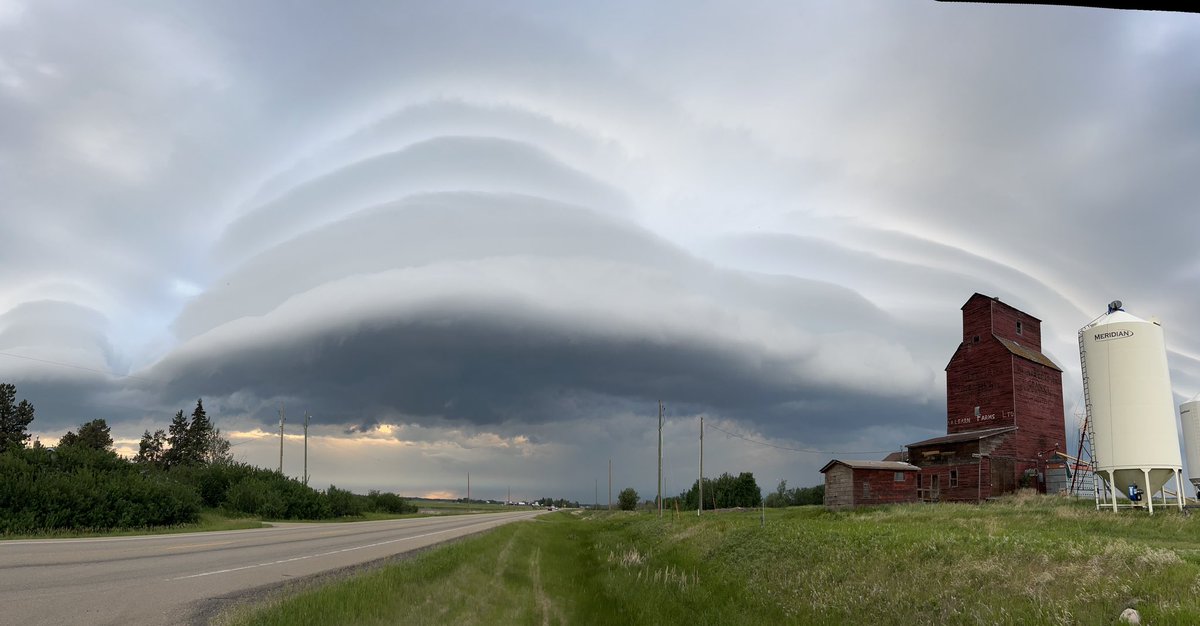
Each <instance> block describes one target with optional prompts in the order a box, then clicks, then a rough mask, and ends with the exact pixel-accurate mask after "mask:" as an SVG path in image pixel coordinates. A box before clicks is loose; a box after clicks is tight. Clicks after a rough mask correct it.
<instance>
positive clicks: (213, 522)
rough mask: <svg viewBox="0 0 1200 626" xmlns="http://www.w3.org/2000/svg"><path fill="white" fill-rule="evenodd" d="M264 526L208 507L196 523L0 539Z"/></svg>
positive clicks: (51, 533)
mask: <svg viewBox="0 0 1200 626" xmlns="http://www.w3.org/2000/svg"><path fill="white" fill-rule="evenodd" d="M262 527H263V523H262V520H260V519H258V518H256V517H229V516H227V515H224V514H223V513H222V512H221V511H218V510H214V509H208V510H204V511H201V512H200V520H199V521H198V522H196V523H195V524H178V525H175V526H150V527H147V528H126V529H122V530H87V529H81V530H54V531H49V532H44V533H29V534H21V535H0V540H9V539H80V538H89V537H127V536H132V535H169V534H174V533H196V532H210V531H216V530H244V529H247V528H262Z"/></svg>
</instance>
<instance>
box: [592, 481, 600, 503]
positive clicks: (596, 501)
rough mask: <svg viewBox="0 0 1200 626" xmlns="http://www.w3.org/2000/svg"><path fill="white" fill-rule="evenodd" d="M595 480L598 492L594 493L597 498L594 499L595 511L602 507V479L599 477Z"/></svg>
mask: <svg viewBox="0 0 1200 626" xmlns="http://www.w3.org/2000/svg"><path fill="white" fill-rule="evenodd" d="M595 480H596V484H595V485H594V487H595V489H596V493H594V494H592V495H593V496H595V498H596V499H595V500H593V501H592V510H593V511H594V510H596V509H598V508H600V479H599V478H597V479H595Z"/></svg>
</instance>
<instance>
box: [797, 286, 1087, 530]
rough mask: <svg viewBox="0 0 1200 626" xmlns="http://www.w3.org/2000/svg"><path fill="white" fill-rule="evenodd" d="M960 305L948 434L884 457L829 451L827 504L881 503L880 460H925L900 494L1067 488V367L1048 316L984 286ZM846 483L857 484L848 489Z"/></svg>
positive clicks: (927, 497)
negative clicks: (1053, 346)
mask: <svg viewBox="0 0 1200 626" xmlns="http://www.w3.org/2000/svg"><path fill="white" fill-rule="evenodd" d="M962 312H963V336H962V342H961V343H959V345H958V349H957V350H955V352H954V356H952V357H951V358H950V363H949V364H948V365H946V435H944V436H941V437H934V438H932V439H926V440H924V441H918V442H915V443H910V444H908V445H907V446H905V447H906V448H907V451H906V452H893V453H891V454H889V455H888V456H887V457H886V458H885V460H884V461H842V460H833V461H830V462H829V463H828V464H827V465H826V466H825V467H824V468H822V469H821V472H822V473H824V474H825V504H826V506H830V507H835V508H840V507H843V506H860V505H862V504H866V503H867V501H868V500H872V502H871V503H872V504H882V503H883V502H881V501H875V500H877V498H878V496H876V494H877V493H878V490H879V488H880V487H879V486H878V483H879V481H880V480H881V476H882V475H883V474H882V473H885V472H886V470H883V469H882V468H880V467H872V464H874V465H875V466H878V464H881V463H895V464H900V465H906V466H909V467H915V468H917V469H918V470H919V471H917V472H916V473H915V475H914V476H913V478H915V479H916V484H915V485H913V489H912V490H911V491H908V490H906V489H899V488H894V489H891V490H889V491H888V494H889V495H888V496H887V497H888V498H891V499H890V500H889V501H893V502H895V501H907V500H903V499H901V496H902V495H903V494H909V493H911V496H910V500H921V501H925V502H939V501H971V502H975V501H978V500H984V499H987V498H990V497H993V496H997V495H1000V494H1004V493H1008V492H1011V491H1015V490H1016V489H1017V488H1018V487H1020V486H1022V485H1027V486H1030V487H1035V488H1037V489H1039V490H1040V491H1046V489H1047V485H1048V484H1049V485H1050V486H1051V488H1052V489H1054V490H1057V489H1058V488H1059V487H1058V485H1059V484H1060V483H1061V482H1063V478H1065V465H1064V464H1062V463H1061V462H1060V459H1059V458H1057V455H1058V453H1060V452H1065V451H1066V429H1065V426H1064V424H1063V393H1062V369H1061V368H1059V367H1058V365H1056V364H1055V363H1054V361H1052V360H1050V358H1049V357H1047V356H1046V355H1045V354H1043V353H1042V321H1041V320H1039V319H1038V318H1036V317H1033V316H1032V315H1029V314H1028V313H1025V312H1023V311H1020V310H1018V309H1016V308H1014V307H1012V306H1009V305H1007V304H1005V303H1003V302H1001V301H1000V300H999V299H998V298H992V297H988V296H985V295H983V294H979V293H976V294H974V295H972V296H971V297H970V298H969V299H968V300H967V302H966V304H964V305H963V306H962ZM910 464H911V465H910ZM870 472H875V474H872V473H870ZM860 473H861V477H860ZM1048 473H1049V476H1048ZM876 474H878V475H876ZM899 477H900V476H899V474H895V475H893V479H894V480H897V481H898V479H899ZM847 480H850V481H851V483H847V482H846V481H847ZM854 481H857V482H856V483H854ZM847 484H856V485H857V487H856V488H850V490H849V491H848V492H847V489H848V487H847V486H846V485H847ZM864 487H865V488H866V489H868V490H869V491H868V492H867V494H866V495H867V496H869V498H864V497H863V488H864ZM893 487H896V486H893ZM855 489H857V490H855ZM835 492H836V493H835ZM831 494H832V495H831Z"/></svg>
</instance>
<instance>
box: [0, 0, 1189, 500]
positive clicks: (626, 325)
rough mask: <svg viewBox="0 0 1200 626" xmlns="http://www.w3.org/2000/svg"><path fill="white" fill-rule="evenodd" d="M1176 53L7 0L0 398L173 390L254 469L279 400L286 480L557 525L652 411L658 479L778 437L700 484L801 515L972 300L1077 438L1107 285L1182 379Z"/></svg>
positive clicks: (837, 11) (912, 411) (926, 430)
mask: <svg viewBox="0 0 1200 626" xmlns="http://www.w3.org/2000/svg"><path fill="white" fill-rule="evenodd" d="M96 24H104V25H105V27H104V28H100V27H98V26H95V25H96ZM1198 49H1200V25H1197V24H1196V23H1195V20H1194V19H1193V18H1191V17H1190V16H1166V17H1164V16H1159V15H1152V14H1140V13H1135V12H1104V11H1087V10H1078V9H1063V8H1047V7H1040V8H1038V7H1004V8H1002V7H976V6H963V7H958V6H943V5H942V4H941V3H929V6H925V5H921V6H919V7H916V6H914V7H908V8H905V9H904V10H903V11H902V10H900V9H899V8H893V7H887V6H879V5H877V4H858V3H838V4H837V5H835V6H825V5H816V6H795V7H779V6H775V5H762V6H755V5H753V4H752V5H749V6H747V5H737V6H734V5H720V4H716V5H705V6H703V7H694V6H691V5H687V4H680V5H675V6H672V5H670V4H656V5H654V6H650V7H647V6H643V5H642V4H641V3H629V4H621V3H617V4H614V5H612V6H611V7H610V8H609V10H608V11H606V12H604V13H603V14H599V13H597V12H589V11H586V10H583V9H578V8H566V7H545V6H542V5H521V4H513V5H507V6H504V7H495V6H477V5H473V4H471V3H464V4H454V3H451V4H447V5H438V6H401V5H394V4H390V3H383V4H366V5H357V6H354V7H334V6H328V7H322V6H319V5H314V6H307V7H297V6H292V5H287V6H284V5H277V4H270V3H260V4H255V5H238V4H223V3H194V4H186V3H185V4H180V5H176V6H175V7H173V8H172V9H171V10H170V11H147V10H145V8H144V7H136V8H135V7H129V6H126V5H123V4H120V3H114V4H103V5H101V4H88V5H83V6H59V5H51V4H46V3H38V4H28V5H27V4H23V3H6V2H0V114H3V115H0V120H3V121H0V188H4V189H5V190H6V194H7V195H6V198H5V199H4V200H3V202H5V205H4V206H3V207H2V208H0V210H2V211H3V217H4V223H5V228H4V229H3V232H2V233H0V380H6V381H12V382H15V383H17V384H18V389H19V391H18V393H19V394H20V395H22V396H28V397H30V399H31V400H32V401H34V403H35V405H37V407H38V418H37V420H36V423H35V425H34V428H35V430H36V431H38V432H39V433H40V434H42V435H44V436H46V437H56V436H57V435H59V434H61V432H63V431H65V430H66V429H67V428H72V427H74V426H76V425H77V424H78V423H80V422H81V421H84V420H85V419H92V418H94V417H106V418H107V419H109V421H110V423H113V424H114V432H115V433H117V434H118V435H119V437H124V438H125V440H126V441H129V440H132V439H133V438H136V436H137V435H139V434H140V433H141V431H142V430H143V429H145V428H150V429H154V428H156V427H157V428H161V427H164V426H165V424H166V421H167V420H168V419H169V416H170V415H171V414H172V413H174V411H175V410H178V409H181V408H188V407H189V406H190V405H191V404H193V403H194V402H195V399H196V398H197V397H203V398H204V400H205V405H206V406H207V407H210V410H211V411H212V413H213V414H214V415H216V416H217V419H218V426H220V427H222V428H223V429H224V430H225V432H226V433H228V434H231V435H232V436H233V437H234V441H235V444H237V445H235V448H234V450H235V451H236V452H237V453H238V454H239V456H240V458H243V459H245V460H249V461H252V462H256V463H261V464H265V465H272V466H273V463H274V460H273V457H274V455H275V454H276V453H277V450H276V451H272V445H276V444H277V442H276V444H273V443H272V439H271V437H270V432H272V431H273V430H274V429H276V428H277V427H278V416H279V412H280V408H281V406H283V407H286V412H287V415H288V420H289V424H294V423H295V422H294V420H295V419H297V418H296V415H297V414H302V413H303V412H305V411H307V412H308V413H310V415H311V418H312V432H313V434H314V437H316V438H317V442H318V443H319V447H318V448H317V449H316V450H315V451H314V457H315V458H317V459H322V457H323V460H322V461H321V463H322V464H323V465H322V466H319V467H323V468H324V469H318V470H317V472H315V473H314V475H315V476H316V477H318V480H319V481H323V480H326V478H325V477H328V480H330V481H336V482H337V483H338V484H339V485H347V486H351V487H356V488H368V487H379V488H392V489H399V490H410V492H411V493H417V492H420V493H426V492H428V493H443V492H444V493H453V494H458V495H461V494H459V493H458V492H459V491H461V489H460V485H459V480H458V476H457V475H458V474H462V473H465V471H470V470H471V468H475V471H476V472H483V471H484V469H483V468H484V467H487V468H490V469H489V470H488V472H487V473H488V477H486V478H482V479H478V480H484V481H487V480H491V482H492V483H494V484H491V485H490V487H489V488H492V489H494V490H500V489H501V487H502V486H504V487H512V486H514V485H517V486H519V487H521V488H522V489H530V490H536V489H540V488H544V489H546V490H547V491H546V493H542V492H536V491H534V492H532V493H528V494H524V495H523V497H534V496H539V495H548V494H549V493H550V492H553V493H555V494H558V493H562V495H573V496H575V497H579V498H581V499H585V500H587V499H590V498H591V497H592V496H593V495H595V494H594V491H593V490H589V489H588V488H589V487H591V488H593V489H599V488H598V486H597V484H598V483H597V482H596V481H597V480H599V478H598V473H599V475H600V476H602V472H601V469H600V468H602V467H603V466H604V465H605V463H606V461H607V460H608V459H610V458H613V457H615V458H616V463H617V466H618V467H619V468H628V471H629V475H630V476H631V477H630V478H628V479H626V480H627V481H628V482H637V481H642V482H637V486H638V487H639V489H642V490H643V491H644V490H645V489H644V487H645V484H646V482H645V476H644V474H645V472H646V471H649V470H650V468H651V466H652V458H650V457H648V456H646V455H651V456H652V455H653V449H654V447H655V444H656V441H655V436H656V434H655V433H654V432H653V426H652V425H651V423H652V422H653V423H655V424H656V420H655V417H654V416H655V415H656V412H657V401H658V400H664V401H666V402H667V404H668V407H669V410H668V415H667V422H668V431H669V432H668V434H667V440H668V444H669V445H668V450H669V453H668V469H669V471H670V472H671V476H673V477H674V479H673V481H672V484H673V485H675V486H676V487H678V488H679V489H683V488H686V486H687V484H690V479H689V478H688V477H689V476H691V475H692V473H693V472H694V470H693V469H692V468H693V464H694V462H695V460H694V458H693V457H694V454H695V449H694V448H695V445H696V442H695V439H696V436H697V435H698V432H697V428H698V424H697V422H698V418H699V416H701V415H703V416H706V419H707V420H709V423H710V424H713V425H714V426H717V427H719V428H721V429H723V430H722V431H719V432H721V433H724V431H728V432H729V433H736V435H738V436H742V437H745V438H747V439H751V440H754V441H765V442H768V443H771V444H772V445H775V446H777V447H774V448H771V447H767V446H763V445H760V444H755V443H751V442H748V441H746V440H745V439H738V438H737V436H734V435H728V434H716V435H714V436H715V437H716V439H714V440H713V442H712V444H713V445H714V446H716V447H715V448H714V450H713V451H712V455H713V456H712V457H711V459H712V460H711V462H712V463H714V466H713V467H715V468H716V469H717V473H719V472H720V471H742V470H750V471H757V472H759V473H760V475H762V476H763V477H764V479H763V480H760V482H761V483H764V484H765V483H767V482H769V481H773V480H775V479H776V478H788V479H789V480H791V481H792V485H793V486H797V485H803V484H810V483H812V482H815V481H816V480H817V479H818V475H817V474H816V473H815V469H816V468H818V467H820V465H822V464H823V463H824V462H825V461H826V460H828V458H829V457H831V456H834V455H835V454H843V453H845V454H851V455H852V456H859V457H861V458H878V457H880V456H882V453H884V452H886V451H889V450H894V449H896V448H898V447H899V446H900V445H902V444H904V443H907V442H910V441H914V440H917V439H920V438H923V437H926V436H932V435H933V434H937V433H939V432H942V429H943V427H944V419H945V414H944V411H945V408H944V377H943V374H942V370H943V368H944V366H945V364H946V362H947V361H948V359H949V358H950V355H951V354H952V353H953V351H954V349H955V348H956V347H957V343H958V339H959V335H960V327H959V324H960V313H959V308H958V307H959V306H961V304H962V303H963V302H964V301H965V300H966V299H967V298H968V297H969V296H970V295H971V294H972V293H974V292H976V291H978V292H982V293H986V294H988V295H993V296H999V297H1001V298H1002V299H1004V300H1005V301H1006V302H1010V303H1012V304H1014V305H1015V306H1018V307H1020V308H1022V309H1024V310H1026V311H1028V312H1029V313H1031V314H1033V315H1035V316H1037V317H1039V318H1041V319H1042V320H1043V332H1044V334H1043V337H1044V342H1045V349H1046V352H1047V353H1048V354H1049V355H1050V356H1051V358H1053V359H1054V360H1055V361H1056V362H1058V363H1059V365H1060V366H1062V367H1063V369H1064V371H1065V375H1064V388H1065V396H1066V398H1067V406H1065V407H1064V411H1065V413H1066V416H1067V426H1068V434H1069V435H1070V431H1071V429H1072V427H1073V417H1072V415H1073V413H1074V412H1075V411H1076V410H1077V409H1078V407H1079V400H1078V397H1079V393H1080V382H1079V378H1078V376H1079V374H1078V353H1077V351H1076V347H1075V332H1076V330H1077V329H1078V328H1079V327H1081V326H1083V325H1084V324H1086V323H1087V322H1088V321H1089V320H1090V319H1092V318H1093V317H1095V316H1096V315H1098V314H1099V313H1102V312H1103V307H1104V305H1105V304H1106V303H1107V302H1108V301H1109V300H1112V299H1114V298H1121V299H1123V300H1125V301H1126V303H1127V305H1128V310H1129V311H1130V312H1132V313H1134V314H1137V315H1140V316H1142V317H1151V316H1157V317H1158V318H1159V319H1161V320H1162V321H1163V323H1164V325H1165V327H1166V329H1167V337H1168V346H1169V348H1170V350H1171V354H1170V360H1171V367H1172V375H1173V377H1174V383H1175V386H1176V393H1177V396H1178V397H1179V398H1180V399H1181V400H1182V399H1187V398H1188V397H1190V396H1191V394H1194V393H1197V392H1200V333H1197V331H1196V329H1195V324H1194V323H1193V321H1194V318H1195V314H1194V312H1195V311H1196V310H1200V295H1198V293H1197V291H1196V290H1195V288H1194V287H1195V285H1196V284H1197V281H1198V280H1200V257H1198V256H1197V254H1196V248H1195V246H1194V245H1192V243H1191V242H1192V240H1194V238H1195V233H1196V232H1200V221H1198V220H1200V212H1197V211H1194V210H1192V209H1193V208H1194V207H1193V205H1194V203H1195V200H1194V199H1195V198H1196V197H1197V193H1196V192H1197V191H1198V190H1197V182H1196V180H1195V176H1194V175H1193V173H1192V172H1194V171H1195V164H1196V162H1197V159H1198V155H1197V153H1196V145H1200V144H1198V142H1200V125H1198V124H1197V119H1198V118H1196V116H1195V115H1193V113H1194V112H1195V110H1196V104H1197V102H1196V97H1195V94H1196V93H1200V91H1197V87H1200V82H1197V76H1200V72H1196V71H1194V70H1196V69H1200V68H1197V67H1196V61H1195V59H1198V58H1200V54H1197V51H1198ZM289 428H292V427H290V426H289ZM288 436H289V437H295V436H297V435H296V433H295V432H292V431H291V430H289V435H288ZM1070 438H1071V437H1070V436H1069V437H1068V439H1070ZM287 443H288V445H289V446H294V445H295V441H294V439H288V440H287ZM322 451H323V452H322ZM358 457H361V458H370V459H374V460H373V461H372V463H374V464H376V465H378V466H379V467H380V468H384V469H380V470H378V471H374V470H369V469H364V468H363V467H361V465H356V464H355V462H354V461H355V459H356V458H358ZM648 459H650V460H649V461H648ZM643 466H645V467H643ZM289 467H290V466H289ZM292 469H295V468H292ZM289 471H291V470H289ZM321 472H326V473H325V474H322V473H321ZM293 473H294V472H293ZM397 475H403V476H406V478H402V479H396V478H395V476H397ZM449 476H453V477H452V478H450V477H449ZM396 480H399V481H400V482H395V481H396ZM477 484H482V483H477ZM481 488H482V487H481ZM584 492H586V495H587V497H584V495H585V493H584ZM497 495H499V494H498V493H493V495H492V497H496V496H497Z"/></svg>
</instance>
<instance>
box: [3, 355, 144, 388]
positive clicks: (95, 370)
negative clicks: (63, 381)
mask: <svg viewBox="0 0 1200 626" xmlns="http://www.w3.org/2000/svg"><path fill="white" fill-rule="evenodd" d="M0 355H2V356H7V357H12V358H14V359H25V360H26V361H36V362H38V363H45V364H47V365H57V366H59V367H69V368H71V369H76V370H83V371H85V372H95V373H97V374H104V375H105V376H112V377H114V378H132V379H134V380H142V381H145V382H148V383H157V382H160V381H157V380H154V379H151V378H142V377H141V376H134V375H133V374H117V373H116V372H113V371H111V370H110V371H105V370H98V369H96V368H94V367H84V366H82V365H75V364H73V363H63V362H62V361H51V360H50V359H39V358H36V357H32V356H25V355H23V354H13V353H11V352H0Z"/></svg>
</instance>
